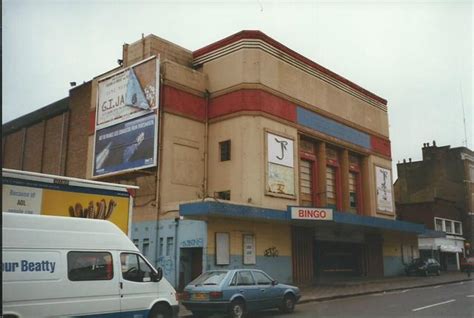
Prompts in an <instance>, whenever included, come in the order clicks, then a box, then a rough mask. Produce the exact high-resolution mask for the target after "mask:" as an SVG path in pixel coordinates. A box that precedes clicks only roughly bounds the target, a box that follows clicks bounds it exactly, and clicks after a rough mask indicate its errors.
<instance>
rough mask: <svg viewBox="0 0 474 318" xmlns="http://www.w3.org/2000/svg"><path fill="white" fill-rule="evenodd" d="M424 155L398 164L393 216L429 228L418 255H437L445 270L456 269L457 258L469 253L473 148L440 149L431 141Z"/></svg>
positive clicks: (471, 221)
mask: <svg viewBox="0 0 474 318" xmlns="http://www.w3.org/2000/svg"><path fill="white" fill-rule="evenodd" d="M422 153H423V158H422V160H421V161H411V159H410V160H409V161H408V162H406V160H404V162H403V163H399V164H397V171H398V179H397V181H396V182H395V186H394V188H395V193H396V195H395V202H396V206H397V214H398V217H399V219H401V220H405V221H409V222H414V223H420V224H424V225H425V226H426V228H428V229H430V230H432V231H433V232H427V233H425V234H424V235H423V236H421V237H420V238H419V249H420V254H421V255H422V256H426V257H428V256H433V257H436V258H437V259H438V260H439V261H440V263H441V265H442V267H443V269H445V270H457V269H459V259H460V257H462V256H466V255H469V254H472V246H471V244H472V241H473V219H474V218H473V213H472V211H474V205H473V204H474V203H473V198H474V189H473V182H474V156H473V152H472V151H471V150H470V149H468V148H466V147H458V148H451V147H450V146H442V147H438V146H436V142H434V141H433V144H431V145H430V144H429V143H426V144H424V145H423V148H422ZM436 232H438V233H436ZM439 232H442V233H444V234H445V235H443V236H440V235H439Z"/></svg>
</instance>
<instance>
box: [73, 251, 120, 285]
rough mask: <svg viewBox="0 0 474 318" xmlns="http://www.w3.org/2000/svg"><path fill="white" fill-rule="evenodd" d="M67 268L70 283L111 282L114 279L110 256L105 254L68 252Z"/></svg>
mask: <svg viewBox="0 0 474 318" xmlns="http://www.w3.org/2000/svg"><path fill="white" fill-rule="evenodd" d="M67 268H68V278H69V280H71V281H86V280H111V279H112V278H113V277H114V272H113V263H112V255H111V254H110V253H106V252H69V253H68V254H67Z"/></svg>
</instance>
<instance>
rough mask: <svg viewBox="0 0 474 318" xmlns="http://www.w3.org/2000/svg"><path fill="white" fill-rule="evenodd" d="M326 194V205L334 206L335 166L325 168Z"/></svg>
mask: <svg viewBox="0 0 474 318" xmlns="http://www.w3.org/2000/svg"><path fill="white" fill-rule="evenodd" d="M326 196H327V203H328V206H333V207H335V206H336V168H334V167H330V166H328V167H327V169H326Z"/></svg>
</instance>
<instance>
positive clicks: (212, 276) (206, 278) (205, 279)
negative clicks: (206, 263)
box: [190, 271, 228, 285]
mask: <svg viewBox="0 0 474 318" xmlns="http://www.w3.org/2000/svg"><path fill="white" fill-rule="evenodd" d="M227 272H228V271H212V272H206V273H203V274H201V275H200V276H199V277H198V278H196V279H195V280H193V281H192V282H191V283H190V285H218V284H219V283H220V282H221V281H222V280H223V279H224V277H225V276H226V275H227Z"/></svg>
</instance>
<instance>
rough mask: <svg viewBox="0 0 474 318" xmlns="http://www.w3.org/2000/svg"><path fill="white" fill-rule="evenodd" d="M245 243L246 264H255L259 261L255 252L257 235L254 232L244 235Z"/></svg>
mask: <svg viewBox="0 0 474 318" xmlns="http://www.w3.org/2000/svg"><path fill="white" fill-rule="evenodd" d="M243 244H244V248H243V249H244V264H245V265H253V264H256V263H257V257H256V253H255V236H254V235H252V234H244V235H243Z"/></svg>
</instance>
